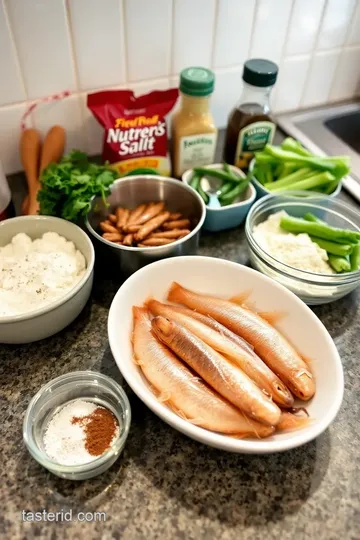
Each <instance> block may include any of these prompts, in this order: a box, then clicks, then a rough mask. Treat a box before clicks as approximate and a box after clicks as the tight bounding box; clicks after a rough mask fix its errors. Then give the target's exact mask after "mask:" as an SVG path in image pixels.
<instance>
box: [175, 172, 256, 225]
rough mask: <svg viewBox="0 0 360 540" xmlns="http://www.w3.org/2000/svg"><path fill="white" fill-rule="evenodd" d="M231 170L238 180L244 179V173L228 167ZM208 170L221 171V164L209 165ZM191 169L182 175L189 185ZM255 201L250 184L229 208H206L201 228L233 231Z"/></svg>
mask: <svg viewBox="0 0 360 540" xmlns="http://www.w3.org/2000/svg"><path fill="white" fill-rule="evenodd" d="M230 167H231V170H232V171H233V172H234V173H235V174H237V175H238V176H239V177H240V178H245V177H246V175H245V173H244V172H243V171H242V170H241V169H238V167H235V166H234V165H230ZM207 168H209V169H219V170H222V168H223V165H222V163H215V164H214V165H209V166H208V167H207ZM192 174H193V172H192V169H189V170H188V171H186V172H185V173H184V174H183V175H182V181H183V182H184V183H185V184H187V185H189V182H190V180H191V177H192ZM255 200H256V191H255V188H254V186H253V185H252V184H251V183H250V184H249V185H248V187H247V189H246V191H245V192H244V193H243V194H242V195H241V196H240V197H239V198H238V199H237V201H236V202H235V203H233V204H229V206H223V207H222V208H209V207H208V206H206V218H205V221H204V225H203V228H204V229H205V230H206V231H210V232H218V231H224V230H225V229H233V228H235V227H239V225H241V224H242V223H243V222H244V221H245V218H246V216H247V214H248V212H249V210H250V208H251V206H252V205H253V204H254V202H255Z"/></svg>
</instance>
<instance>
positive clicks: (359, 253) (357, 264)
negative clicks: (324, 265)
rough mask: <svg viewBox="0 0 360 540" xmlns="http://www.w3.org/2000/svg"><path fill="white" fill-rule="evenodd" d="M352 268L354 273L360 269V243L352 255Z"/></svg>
mask: <svg viewBox="0 0 360 540" xmlns="http://www.w3.org/2000/svg"><path fill="white" fill-rule="evenodd" d="M350 267H351V271H352V272H356V270H359V269H360V243H359V244H356V246H354V249H353V251H352V253H351V255H350Z"/></svg>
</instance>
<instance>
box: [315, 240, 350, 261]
mask: <svg viewBox="0 0 360 540" xmlns="http://www.w3.org/2000/svg"><path fill="white" fill-rule="evenodd" d="M310 238H311V240H312V241H313V242H315V244H317V245H318V246H320V247H321V248H322V249H325V251H327V252H328V253H332V254H333V255H340V256H342V257H346V255H350V253H352V252H353V250H354V249H355V248H354V246H353V245H351V244H338V243H336V242H331V240H323V239H322V238H316V236H310Z"/></svg>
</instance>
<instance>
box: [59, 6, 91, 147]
mask: <svg viewBox="0 0 360 540" xmlns="http://www.w3.org/2000/svg"><path fill="white" fill-rule="evenodd" d="M64 9H65V21H66V26H67V32H68V38H69V45H70V54H71V60H72V68H73V73H74V79H75V86H76V92H71V94H70V96H74V97H75V96H76V97H77V106H78V107H79V108H80V120H81V125H80V126H79V128H80V137H82V138H83V140H82V141H80V142H82V145H85V146H86V149H87V148H88V146H89V140H88V135H87V133H84V130H83V127H84V126H85V125H86V115H85V107H84V104H83V102H82V100H81V89H80V75H79V69H78V65H77V58H76V54H75V46H74V31H73V26H72V22H71V15H70V0H65V2H64ZM80 137H79V138H80ZM77 140H78V139H77Z"/></svg>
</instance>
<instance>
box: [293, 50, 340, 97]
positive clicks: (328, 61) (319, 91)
mask: <svg viewBox="0 0 360 540" xmlns="http://www.w3.org/2000/svg"><path fill="white" fill-rule="evenodd" d="M339 57H340V52H339V51H331V52H330V51H326V52H319V53H317V54H315V56H314V57H313V61H312V63H311V67H310V71H309V74H308V81H307V84H306V88H305V93H304V98H303V101H302V103H301V104H302V105H304V106H309V105H319V104H320V103H324V102H326V101H327V100H328V99H329V95H330V89H331V83H332V81H333V79H334V74H335V70H336V67H337V65H338V61H339Z"/></svg>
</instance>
